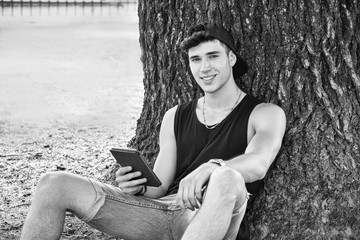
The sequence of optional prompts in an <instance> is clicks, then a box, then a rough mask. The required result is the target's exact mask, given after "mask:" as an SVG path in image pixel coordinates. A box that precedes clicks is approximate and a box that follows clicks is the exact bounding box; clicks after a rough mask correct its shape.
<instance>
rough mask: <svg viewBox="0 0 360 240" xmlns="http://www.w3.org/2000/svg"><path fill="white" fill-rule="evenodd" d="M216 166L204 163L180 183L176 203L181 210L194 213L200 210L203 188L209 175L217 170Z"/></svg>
mask: <svg viewBox="0 0 360 240" xmlns="http://www.w3.org/2000/svg"><path fill="white" fill-rule="evenodd" d="M218 167H219V166H217V165H216V164H213V163H204V164H202V165H200V166H199V167H198V168H197V169H195V170H194V171H193V172H191V173H190V174H189V175H187V176H186V177H185V178H183V179H182V180H181V181H180V184H179V191H178V193H177V198H176V202H177V204H178V205H179V206H180V207H181V208H189V209H191V210H192V211H194V210H195V209H196V208H200V205H201V203H202V200H203V188H204V187H205V186H206V183H207V182H208V181H209V178H210V175H211V173H212V172H213V171H214V170H215V169H216V168H218Z"/></svg>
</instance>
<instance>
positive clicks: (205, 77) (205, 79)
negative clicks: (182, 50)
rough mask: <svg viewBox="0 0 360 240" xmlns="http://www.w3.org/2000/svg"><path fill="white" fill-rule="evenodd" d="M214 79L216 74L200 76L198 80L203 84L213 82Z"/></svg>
mask: <svg viewBox="0 0 360 240" xmlns="http://www.w3.org/2000/svg"><path fill="white" fill-rule="evenodd" d="M215 77H216V74H213V75H206V76H201V77H200V79H201V80H203V81H204V82H209V81H211V80H213V79H214V78H215Z"/></svg>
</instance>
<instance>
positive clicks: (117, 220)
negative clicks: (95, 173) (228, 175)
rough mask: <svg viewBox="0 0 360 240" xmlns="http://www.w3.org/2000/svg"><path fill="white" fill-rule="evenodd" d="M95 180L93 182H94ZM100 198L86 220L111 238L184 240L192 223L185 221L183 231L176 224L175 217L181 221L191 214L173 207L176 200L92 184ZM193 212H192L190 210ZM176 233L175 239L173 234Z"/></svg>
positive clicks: (86, 216)
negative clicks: (147, 196)
mask: <svg viewBox="0 0 360 240" xmlns="http://www.w3.org/2000/svg"><path fill="white" fill-rule="evenodd" d="M90 181H91V180H90ZM91 182H92V184H93V186H94V189H95V191H96V192H97V198H96V200H95V202H94V204H93V205H92V207H91V208H90V209H89V210H88V213H87V214H86V215H85V216H84V218H83V219H82V220H83V221H85V222H87V223H88V224H89V225H90V226H92V227H94V228H96V229H98V230H100V231H102V232H105V233H107V234H109V235H112V236H116V237H121V238H124V239H126V240H131V239H149V240H152V239H154V240H155V239H156V240H160V239H180V237H181V236H182V233H183V231H185V229H186V227H187V225H188V223H189V222H190V220H186V219H185V220H181V221H180V222H181V226H182V227H181V228H180V229H179V228H178V227H177V226H176V229H175V230H176V231H175V232H174V229H172V228H173V227H174V225H172V222H173V218H174V216H178V218H180V219H184V218H187V217H189V216H188V215H189V214H185V215H183V216H180V215H182V214H179V213H180V212H182V211H184V210H181V209H179V208H172V207H171V202H173V200H174V199H175V198H172V197H165V198H163V199H159V200H157V199H149V198H145V197H136V196H132V195H128V194H124V193H122V192H121V190H120V189H118V188H116V187H113V186H110V185H106V184H103V183H99V182H96V181H91ZM188 211H189V210H188ZM174 233H175V234H176V235H175V236H174V235H173V234H174Z"/></svg>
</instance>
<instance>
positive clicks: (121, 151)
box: [110, 148, 161, 187]
mask: <svg viewBox="0 0 360 240" xmlns="http://www.w3.org/2000/svg"><path fill="white" fill-rule="evenodd" d="M110 152H111V154H112V155H113V156H114V158H115V159H116V161H117V162H118V163H119V164H120V166H121V167H126V166H131V167H132V169H133V170H132V171H133V172H137V171H139V172H141V176H140V177H137V178H133V180H135V179H138V178H146V179H147V182H146V183H144V184H145V185H146V186H152V187H158V186H160V185H161V181H160V180H159V178H158V177H157V176H156V174H155V173H154V171H153V170H152V169H151V167H150V166H149V164H148V163H147V162H146V160H145V159H144V157H143V156H142V155H141V153H140V152H139V151H138V150H136V149H125V148H112V149H110Z"/></svg>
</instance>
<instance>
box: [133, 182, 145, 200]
mask: <svg viewBox="0 0 360 240" xmlns="http://www.w3.org/2000/svg"><path fill="white" fill-rule="evenodd" d="M146 191H147V187H146V186H145V185H143V186H142V188H141V190H140V191H139V192H138V193H136V194H135V196H139V197H141V196H144V194H145V193H146Z"/></svg>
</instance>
